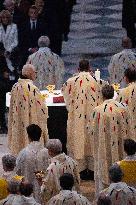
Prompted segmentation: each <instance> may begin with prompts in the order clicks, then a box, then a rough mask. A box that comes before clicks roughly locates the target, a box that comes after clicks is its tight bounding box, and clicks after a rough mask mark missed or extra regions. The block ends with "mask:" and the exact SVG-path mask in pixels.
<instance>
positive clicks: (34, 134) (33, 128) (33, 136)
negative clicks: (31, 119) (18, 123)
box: [26, 124, 42, 142]
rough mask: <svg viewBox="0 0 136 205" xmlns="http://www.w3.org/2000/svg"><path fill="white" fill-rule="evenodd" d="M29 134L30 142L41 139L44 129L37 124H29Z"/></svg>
mask: <svg viewBox="0 0 136 205" xmlns="http://www.w3.org/2000/svg"><path fill="white" fill-rule="evenodd" d="M26 130H27V134H28V138H29V141H30V142H33V141H39V140H40V138H41V134H42V129H41V128H40V127H39V126H38V125H35V124H31V125H29V126H28V127H27V128H26Z"/></svg>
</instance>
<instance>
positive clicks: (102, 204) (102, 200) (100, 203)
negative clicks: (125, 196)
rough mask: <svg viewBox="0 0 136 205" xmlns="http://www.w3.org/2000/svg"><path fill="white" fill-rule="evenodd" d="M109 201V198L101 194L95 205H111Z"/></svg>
mask: <svg viewBox="0 0 136 205" xmlns="http://www.w3.org/2000/svg"><path fill="white" fill-rule="evenodd" d="M111 204H112V203H111V200H110V198H109V196H106V195H105V194H101V195H100V196H99V198H98V200H97V205H111Z"/></svg>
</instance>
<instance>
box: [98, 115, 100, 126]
mask: <svg viewBox="0 0 136 205" xmlns="http://www.w3.org/2000/svg"><path fill="white" fill-rule="evenodd" d="M99 123H100V113H98V124H99Z"/></svg>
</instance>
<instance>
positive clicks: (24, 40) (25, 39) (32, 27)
mask: <svg viewBox="0 0 136 205" xmlns="http://www.w3.org/2000/svg"><path fill="white" fill-rule="evenodd" d="M28 16H29V18H28V19H27V21H25V22H24V23H23V24H22V25H21V27H20V29H19V48H20V50H21V53H22V56H23V58H22V65H23V64H25V63H26V61H27V58H28V56H29V55H30V54H32V53H34V52H36V51H37V50H38V39H39V38H40V37H41V36H43V35H45V34H46V35H48V29H47V26H46V24H45V22H43V21H42V20H41V19H39V18H38V10H37V8H36V7H35V6H34V5H32V6H31V7H30V8H29V12H28Z"/></svg>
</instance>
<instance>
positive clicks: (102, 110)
mask: <svg viewBox="0 0 136 205" xmlns="http://www.w3.org/2000/svg"><path fill="white" fill-rule="evenodd" d="M102 94H103V99H104V102H103V103H102V104H101V105H99V106H97V107H96V108H94V110H93V112H92V113H90V114H92V115H91V118H90V122H89V123H88V131H89V136H90V137H89V138H90V141H91V142H92V143H93V145H94V147H93V154H94V175H95V190H96V195H97V194H98V193H99V192H100V191H101V190H102V189H103V188H104V186H105V185H108V184H109V179H108V169H109V167H110V166H111V165H112V163H114V162H116V161H119V160H120V159H122V158H123V156H124V153H123V140H124V139H125V138H130V137H132V135H131V119H130V115H129V112H128V109H127V106H126V105H123V104H121V103H119V102H117V101H116V100H114V99H112V98H113V96H114V88H113V87H112V86H110V85H105V86H104V87H103V88H102Z"/></svg>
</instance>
